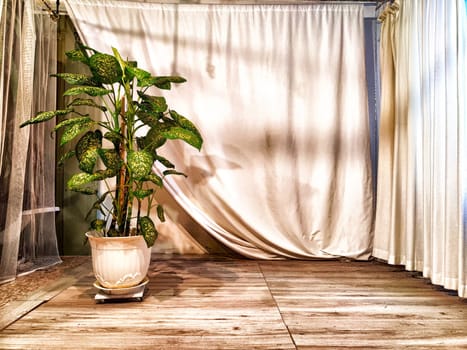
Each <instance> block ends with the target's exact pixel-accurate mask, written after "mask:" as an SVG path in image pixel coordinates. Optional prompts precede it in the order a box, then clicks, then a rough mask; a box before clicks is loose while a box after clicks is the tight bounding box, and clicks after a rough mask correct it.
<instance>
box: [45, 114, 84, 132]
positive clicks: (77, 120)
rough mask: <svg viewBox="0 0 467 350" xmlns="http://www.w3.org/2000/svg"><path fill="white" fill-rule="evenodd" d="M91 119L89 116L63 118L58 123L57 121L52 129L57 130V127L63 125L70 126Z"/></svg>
mask: <svg viewBox="0 0 467 350" xmlns="http://www.w3.org/2000/svg"><path fill="white" fill-rule="evenodd" d="M91 121H92V120H91V118H89V116H84V117H78V118H70V119H65V120H63V121H61V122H60V123H58V124H57V125H55V127H54V128H53V130H52V131H57V130H58V129H60V128H63V127H65V126H70V125H73V124H83V123H89V122H91Z"/></svg>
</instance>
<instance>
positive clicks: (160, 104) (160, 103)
mask: <svg viewBox="0 0 467 350" xmlns="http://www.w3.org/2000/svg"><path fill="white" fill-rule="evenodd" d="M138 95H139V97H140V98H141V99H142V101H143V102H144V104H143V109H146V110H147V111H150V112H156V113H162V112H165V111H166V110H167V108H168V107H167V101H166V100H165V97H163V96H150V95H147V94H143V93H142V92H140V91H138Z"/></svg>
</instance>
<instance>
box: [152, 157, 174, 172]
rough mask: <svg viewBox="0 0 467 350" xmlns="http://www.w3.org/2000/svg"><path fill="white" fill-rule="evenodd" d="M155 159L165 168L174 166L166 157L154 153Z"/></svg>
mask: <svg viewBox="0 0 467 350" xmlns="http://www.w3.org/2000/svg"><path fill="white" fill-rule="evenodd" d="M155 159H156V161H158V162H160V163H161V164H162V165H163V166H165V167H166V168H171V169H173V168H175V165H173V164H172V163H171V162H170V161H169V160H168V159H166V158H164V157H162V156H160V155H156V156H155Z"/></svg>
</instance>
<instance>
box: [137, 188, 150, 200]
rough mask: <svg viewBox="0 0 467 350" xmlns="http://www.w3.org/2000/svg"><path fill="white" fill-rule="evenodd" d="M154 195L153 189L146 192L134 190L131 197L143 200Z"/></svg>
mask: <svg viewBox="0 0 467 350" xmlns="http://www.w3.org/2000/svg"><path fill="white" fill-rule="evenodd" d="M153 193H154V189H152V188H150V189H148V190H142V189H141V190H135V191H133V195H134V196H135V197H136V198H138V199H144V198H146V197H148V196H150V195H152V194H153Z"/></svg>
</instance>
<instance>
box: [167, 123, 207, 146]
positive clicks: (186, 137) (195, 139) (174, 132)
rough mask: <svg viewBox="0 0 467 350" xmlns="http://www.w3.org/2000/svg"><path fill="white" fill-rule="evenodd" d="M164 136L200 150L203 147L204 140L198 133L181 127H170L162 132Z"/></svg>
mask: <svg viewBox="0 0 467 350" xmlns="http://www.w3.org/2000/svg"><path fill="white" fill-rule="evenodd" d="M161 134H162V136H164V137H166V138H168V139H171V140H182V141H185V142H186V143H188V144H189V145H191V146H193V147H195V148H196V149H198V150H200V149H201V146H202V145H203V139H202V138H201V136H200V135H199V133H197V132H193V131H191V130H187V129H184V128H182V127H181V126H175V127H170V128H168V129H164V130H162V131H161Z"/></svg>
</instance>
